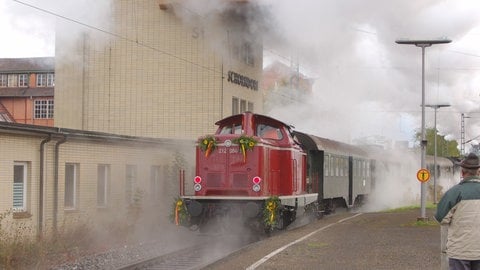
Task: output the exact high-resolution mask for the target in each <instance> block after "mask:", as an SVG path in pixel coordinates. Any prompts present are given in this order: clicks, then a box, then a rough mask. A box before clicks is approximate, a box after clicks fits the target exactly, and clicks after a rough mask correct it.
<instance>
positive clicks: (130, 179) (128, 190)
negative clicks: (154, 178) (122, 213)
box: [125, 164, 137, 205]
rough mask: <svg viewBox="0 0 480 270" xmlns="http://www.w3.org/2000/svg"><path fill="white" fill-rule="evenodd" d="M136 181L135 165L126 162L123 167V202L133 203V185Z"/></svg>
mask: <svg viewBox="0 0 480 270" xmlns="http://www.w3.org/2000/svg"><path fill="white" fill-rule="evenodd" d="M136 181H137V166H136V165H131V164H128V165H126V167H125V202H126V203H127V204H128V205H132V204H133V203H134V201H133V199H134V196H135V186H136Z"/></svg>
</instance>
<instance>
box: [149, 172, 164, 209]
mask: <svg viewBox="0 0 480 270" xmlns="http://www.w3.org/2000/svg"><path fill="white" fill-rule="evenodd" d="M160 171H161V170H160V166H152V168H151V170H150V174H151V181H150V191H151V199H152V201H156V200H159V199H160V198H161V196H162V183H161V178H160Z"/></svg>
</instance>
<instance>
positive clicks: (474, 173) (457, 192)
mask: <svg viewBox="0 0 480 270" xmlns="http://www.w3.org/2000/svg"><path fill="white" fill-rule="evenodd" d="M459 165H460V167H461V168H462V178H463V179H462V180H461V181H460V183H458V184H457V185H455V186H453V187H452V188H450V189H449V190H447V192H445V194H444V195H443V197H442V199H441V200H440V202H439V203H438V205H437V213H436V214H435V219H436V220H437V221H438V222H440V223H441V224H442V225H448V237H447V256H448V264H449V266H450V269H451V270H460V269H461V270H474V269H475V270H480V176H479V175H480V173H479V168H480V162H479V159H478V156H477V155H475V154H473V153H470V154H468V156H467V157H466V158H465V159H463V160H462V162H460V163H459Z"/></svg>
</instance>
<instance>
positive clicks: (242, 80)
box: [227, 71, 258, 91]
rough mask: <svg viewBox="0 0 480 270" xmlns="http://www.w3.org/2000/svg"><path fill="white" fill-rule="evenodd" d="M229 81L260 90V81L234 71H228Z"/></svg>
mask: <svg viewBox="0 0 480 270" xmlns="http://www.w3.org/2000/svg"><path fill="white" fill-rule="evenodd" d="M227 81H229V82H231V83H234V84H238V85H240V86H243V87H246V88H250V89H252V90H254V91H258V81H257V80H254V79H251V78H249V77H247V76H244V75H241V74H238V73H236V72H233V71H229V72H228V79H227Z"/></svg>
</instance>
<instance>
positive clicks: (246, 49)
mask: <svg viewBox="0 0 480 270" xmlns="http://www.w3.org/2000/svg"><path fill="white" fill-rule="evenodd" d="M243 61H244V62H245V64H247V65H249V66H252V67H253V66H254V65H255V57H254V54H253V48H252V45H251V44H250V43H245V44H243Z"/></svg>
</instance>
